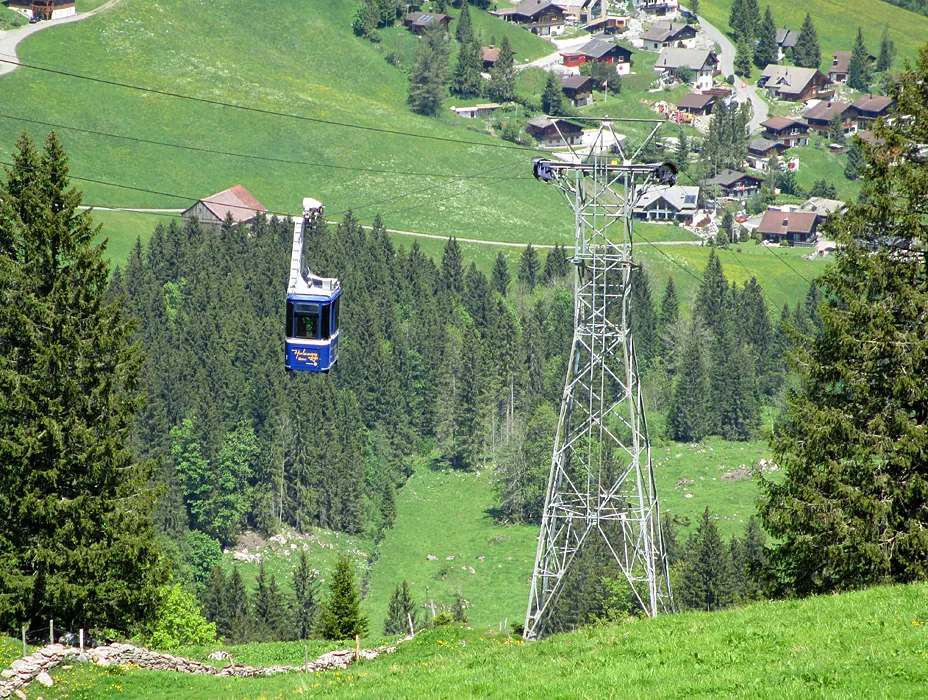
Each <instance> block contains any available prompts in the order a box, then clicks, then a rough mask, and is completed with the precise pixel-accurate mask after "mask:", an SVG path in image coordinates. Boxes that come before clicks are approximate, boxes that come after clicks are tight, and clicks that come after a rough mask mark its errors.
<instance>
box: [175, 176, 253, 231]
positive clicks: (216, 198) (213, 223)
mask: <svg viewBox="0 0 928 700" xmlns="http://www.w3.org/2000/svg"><path fill="white" fill-rule="evenodd" d="M266 211H267V209H266V208H265V206H264V205H263V204H261V202H259V201H258V200H257V199H255V198H254V197H253V196H252V195H251V193H250V192H249V191H248V190H246V189H245V188H244V187H242V186H241V185H236V186H235V187H230V188H229V189H227V190H223V191H222V192H217V193H216V194H214V195H212V196H210V197H207V198H206V199H201V200H199V201H198V202H197V203H196V204H194V205H193V206H192V207H190V208H189V209H187V210H186V211H184V212H183V214H181V217H182V218H183V220H184V221H189V220H192V219H195V220H197V221H199V222H200V226H201V227H202V228H206V229H213V230H218V229H219V227H220V226H221V225H222V223H223V222H224V221H225V220H226V217H227V216H229V215H231V216H232V221H233V222H234V223H236V224H247V223H250V222H251V221H253V220H254V218H255V217H256V216H257V215H258V214H261V213H264V212H266Z"/></svg>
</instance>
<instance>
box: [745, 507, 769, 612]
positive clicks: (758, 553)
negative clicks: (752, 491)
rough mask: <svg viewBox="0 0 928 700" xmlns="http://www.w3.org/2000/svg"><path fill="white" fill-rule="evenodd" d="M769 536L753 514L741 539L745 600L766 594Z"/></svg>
mask: <svg viewBox="0 0 928 700" xmlns="http://www.w3.org/2000/svg"><path fill="white" fill-rule="evenodd" d="M766 540H767V537H766V535H765V534H764V531H763V529H762V528H761V526H760V521H758V519H757V518H756V517H754V516H753V515H752V516H751V517H750V518H749V519H748V526H747V528H746V529H745V532H744V537H743V538H742V539H741V541H740V543H741V552H740V554H741V557H740V561H739V565H740V567H741V579H742V581H743V584H742V590H741V596H740V597H741V599H742V600H744V601H752V600H760V599H761V598H762V597H763V595H764V579H765V578H766V567H767V549H766Z"/></svg>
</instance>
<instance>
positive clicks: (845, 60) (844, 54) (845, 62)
mask: <svg viewBox="0 0 928 700" xmlns="http://www.w3.org/2000/svg"><path fill="white" fill-rule="evenodd" d="M852 55H853V54H852V53H851V52H850V51H835V52H834V53H833V54H832V55H831V65H830V66H829V67H828V78H829V79H830V80H831V82H833V83H846V82H847V76H848V74H849V73H850V70H851V56H852ZM867 60H868V61H870V64H871V65H873V64H874V63H876V56H871V55H869V54H868V55H867Z"/></svg>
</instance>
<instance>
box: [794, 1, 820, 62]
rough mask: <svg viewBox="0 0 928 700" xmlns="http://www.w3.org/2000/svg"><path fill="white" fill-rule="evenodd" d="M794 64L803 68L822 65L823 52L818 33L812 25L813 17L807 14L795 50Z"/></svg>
mask: <svg viewBox="0 0 928 700" xmlns="http://www.w3.org/2000/svg"><path fill="white" fill-rule="evenodd" d="M793 63H795V64H796V65H797V66H800V67H802V68H818V67H819V66H820V65H821V64H822V50H821V48H820V47H819V43H818V32H816V31H815V25H814V24H813V23H812V15H811V14H809V13H808V12H807V13H806V18H805V20H803V22H802V29H800V30H799V38H798V39H797V40H796V46H795V48H793Z"/></svg>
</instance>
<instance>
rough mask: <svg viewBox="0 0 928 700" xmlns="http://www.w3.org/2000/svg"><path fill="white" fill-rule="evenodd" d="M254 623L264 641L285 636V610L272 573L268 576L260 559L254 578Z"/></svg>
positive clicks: (273, 640) (279, 639)
mask: <svg viewBox="0 0 928 700" xmlns="http://www.w3.org/2000/svg"><path fill="white" fill-rule="evenodd" d="M255 585H256V587H255V595H254V605H253V609H254V624H255V628H256V631H257V636H258V637H259V638H261V639H263V640H264V641H268V642H276V641H281V640H283V639H285V638H286V637H287V610H286V608H285V606H284V598H283V596H282V595H281V593H280V588H278V586H277V580H276V578H275V577H274V574H271V576H270V578H268V576H267V572H266V571H265V569H264V562H263V561H262V562H261V563H260V565H259V566H258V576H257V578H256V579H255Z"/></svg>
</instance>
